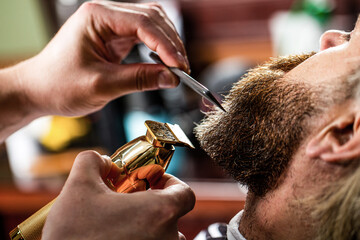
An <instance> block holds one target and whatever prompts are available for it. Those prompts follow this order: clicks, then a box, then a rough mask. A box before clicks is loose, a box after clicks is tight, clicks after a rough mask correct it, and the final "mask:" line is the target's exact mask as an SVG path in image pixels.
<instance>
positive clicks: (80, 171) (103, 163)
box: [66, 150, 112, 190]
mask: <svg viewBox="0 0 360 240" xmlns="http://www.w3.org/2000/svg"><path fill="white" fill-rule="evenodd" d="M111 166H112V162H111V160H110V158H109V157H106V156H101V155H100V154H99V153H97V152H95V151H90V150H89V151H84V152H81V153H79V154H78V155H77V157H76V158H75V161H74V164H73V166H72V169H71V172H70V175H69V178H68V180H67V181H66V184H67V185H72V187H71V188H73V187H91V188H93V189H102V190H104V189H109V188H108V187H107V186H106V185H105V183H104V181H103V179H104V178H105V177H106V176H107V175H108V173H109V171H110V170H111ZM109 190H110V189H109Z"/></svg>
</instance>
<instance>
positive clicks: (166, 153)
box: [10, 121, 193, 240]
mask: <svg viewBox="0 0 360 240" xmlns="http://www.w3.org/2000/svg"><path fill="white" fill-rule="evenodd" d="M145 125H146V127H147V129H148V130H147V133H146V135H145V136H141V137H138V138H136V139H134V140H132V141H131V142H129V143H127V144H125V145H124V146H122V147H121V148H119V149H118V150H117V151H116V152H115V153H114V154H113V155H112V156H111V159H112V161H113V163H112V168H111V170H110V172H109V174H108V175H107V177H106V180H107V182H106V183H107V185H108V186H109V187H110V188H111V189H113V190H114V191H117V192H133V191H139V190H144V187H145V186H146V185H147V184H146V180H141V179H146V178H149V177H156V176H151V172H152V166H155V165H158V166H161V167H163V168H164V169H166V168H167V166H168V164H169V161H170V160H171V157H172V156H173V154H174V150H175V148H174V146H187V147H191V148H193V146H192V144H191V142H190V141H189V140H188V138H187V137H186V136H185V134H184V133H183V131H182V130H181V129H180V127H179V126H177V125H172V124H167V123H165V124H164V123H159V122H154V121H146V122H145ZM154 173H159V171H154ZM54 201H55V200H53V201H52V202H50V203H49V204H48V205H46V206H45V207H43V208H42V209H40V210H39V211H38V212H36V213H35V214H34V215H32V216H31V217H30V218H28V219H27V220H25V221H24V222H23V223H21V224H20V225H18V227H17V228H15V229H14V230H13V231H11V232H10V237H11V239H25V240H32V239H41V232H42V228H43V225H44V223H45V220H46V216H47V214H48V212H49V211H50V208H51V206H52V204H53V202H54Z"/></svg>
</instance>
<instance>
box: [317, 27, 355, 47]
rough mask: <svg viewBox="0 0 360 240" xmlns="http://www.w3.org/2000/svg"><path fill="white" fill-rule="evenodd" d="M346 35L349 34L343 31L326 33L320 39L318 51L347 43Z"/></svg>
mask: <svg viewBox="0 0 360 240" xmlns="http://www.w3.org/2000/svg"><path fill="white" fill-rule="evenodd" d="M347 35H349V33H347V32H343V31H337V30H329V31H326V32H325V33H323V35H322V36H321V38H320V51H323V50H325V49H328V48H331V47H335V46H338V45H341V44H343V43H345V42H346V41H347V39H346V36H347Z"/></svg>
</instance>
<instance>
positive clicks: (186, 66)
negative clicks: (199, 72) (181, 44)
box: [177, 52, 189, 69]
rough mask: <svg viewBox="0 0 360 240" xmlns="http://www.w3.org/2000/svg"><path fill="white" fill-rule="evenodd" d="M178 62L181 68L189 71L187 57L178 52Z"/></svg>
mask: <svg viewBox="0 0 360 240" xmlns="http://www.w3.org/2000/svg"><path fill="white" fill-rule="evenodd" d="M177 60H178V61H179V62H180V63H181V68H183V69H189V67H188V66H189V65H188V64H187V62H186V59H185V57H184V56H183V55H182V54H181V53H180V52H177Z"/></svg>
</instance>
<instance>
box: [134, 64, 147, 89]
mask: <svg viewBox="0 0 360 240" xmlns="http://www.w3.org/2000/svg"><path fill="white" fill-rule="evenodd" d="M145 80H146V71H145V69H144V68H142V67H140V66H139V67H138V68H137V69H136V77H135V82H136V89H137V90H138V91H143V90H144V82H145Z"/></svg>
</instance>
